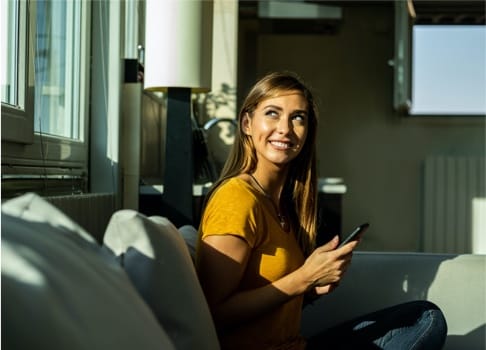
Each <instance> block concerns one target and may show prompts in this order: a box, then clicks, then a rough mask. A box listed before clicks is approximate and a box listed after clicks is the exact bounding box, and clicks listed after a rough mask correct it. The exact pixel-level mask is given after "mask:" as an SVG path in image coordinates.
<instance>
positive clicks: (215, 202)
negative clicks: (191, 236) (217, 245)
mask: <svg viewBox="0 0 486 350" xmlns="http://www.w3.org/2000/svg"><path fill="white" fill-rule="evenodd" d="M258 206H259V204H258V201H257V198H256V197H255V195H254V194H253V193H251V192H250V191H249V190H248V189H247V188H246V187H245V186H244V184H243V183H239V182H236V181H229V182H227V183H225V184H223V185H221V187H219V188H218V189H217V190H216V192H215V193H213V195H212V196H211V198H210V199H209V202H208V203H207V206H206V208H205V210H204V214H203V218H202V221H201V235H202V238H204V237H207V236H212V235H233V236H238V237H241V238H243V239H244V240H245V241H246V242H247V243H248V245H249V246H250V247H252V248H253V247H255V245H256V244H257V242H256V241H257V235H256V232H257V230H256V223H257V222H259V220H258V215H259V212H260V211H259V210H258ZM260 222H261V220H260Z"/></svg>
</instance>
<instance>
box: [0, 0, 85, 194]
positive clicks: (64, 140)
mask: <svg viewBox="0 0 486 350" xmlns="http://www.w3.org/2000/svg"><path fill="white" fill-rule="evenodd" d="M1 4H2V5H1V6H2V22H1V23H2V24H1V26H2V34H1V35H2V61H1V69H2V73H1V76H2V82H1V98H2V117H1V118H2V182H3V183H2V193H3V194H5V191H4V188H5V186H6V185H7V189H8V186H9V184H10V183H12V182H15V184H14V185H12V186H14V187H16V188H17V187H18V181H20V180H19V179H22V183H23V184H24V185H22V186H21V187H22V188H24V186H27V187H28V184H26V181H30V182H31V183H34V182H35V181H34V180H33V179H38V178H39V177H40V178H42V181H41V182H42V183H43V185H42V186H43V187H44V188H45V187H46V183H48V181H47V180H49V179H56V186H58V185H59V184H58V182H59V181H60V180H63V179H69V180H68V181H69V182H70V185H69V186H71V187H72V184H73V183H75V182H76V181H78V180H80V179H81V180H82V181H81V182H86V181H85V180H86V178H85V177H86V175H85V174H86V173H87V161H88V158H87V156H88V147H87V143H86V141H87V137H86V135H87V134H86V127H85V125H87V124H86V123H87V118H88V86H89V83H88V81H89V79H88V76H89V75H88V74H89V69H88V64H89V38H90V31H89V26H88V24H89V23H90V2H89V1H83V0H74V1H57V0H37V1H25V0H9V1H2V2H1ZM78 182H79V181H78ZM76 187H78V186H76Z"/></svg>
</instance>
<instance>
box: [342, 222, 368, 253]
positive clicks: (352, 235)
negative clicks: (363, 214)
mask: <svg viewBox="0 0 486 350" xmlns="http://www.w3.org/2000/svg"><path fill="white" fill-rule="evenodd" d="M369 226H370V224H368V223H364V224H361V225H359V226H358V227H356V228H355V229H354V230H353V232H351V233H350V234H349V236H348V237H346V239H345V240H343V241H342V242H341V243H339V246H338V248H339V247H342V246H343V245H345V244H346V243H349V242H350V241H352V240H353V239H357V238H358V235H359V234H361V233H363V232H365V231H366V230H367V229H368V227H369Z"/></svg>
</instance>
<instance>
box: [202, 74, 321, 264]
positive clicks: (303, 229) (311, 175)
mask: <svg viewBox="0 0 486 350" xmlns="http://www.w3.org/2000/svg"><path fill="white" fill-rule="evenodd" d="M287 91H298V92H300V93H301V94H302V95H303V96H304V98H305V99H306V101H307V106H308V130H307V137H306V140H305V143H304V145H303V147H302V149H301V151H300V153H299V155H298V156H297V157H296V158H295V159H293V160H292V161H291V163H290V164H289V166H288V173H287V178H286V181H285V184H284V187H283V190H282V194H281V199H282V200H285V201H286V203H287V204H289V203H291V204H292V207H291V208H289V211H290V213H289V214H290V219H291V223H292V227H293V228H294V230H295V232H296V236H297V241H298V242H299V245H300V247H301V249H302V251H303V252H304V255H306V256H307V255H309V254H310V253H311V252H312V250H313V249H314V247H315V241H316V230H317V204H316V202H317V176H316V133H317V118H318V116H317V107H316V104H315V101H314V98H313V96H312V93H311V91H310V90H309V89H308V88H307V87H306V86H305V84H304V82H303V81H302V80H301V78H299V77H298V76H297V75H296V74H294V73H289V72H275V73H270V74H268V75H266V76H264V77H263V78H262V79H260V80H259V81H258V82H257V83H256V84H255V85H254V86H253V88H252V89H251V90H250V92H249V93H248V95H247V97H246V99H245V100H244V102H243V105H242V107H241V109H240V112H239V114H238V125H237V129H236V135H235V141H234V143H233V146H232V148H231V151H230V153H229V155H228V159H227V160H226V163H225V165H224V167H223V169H222V171H221V175H220V177H219V179H218V180H217V181H216V182H215V183H214V185H213V186H212V188H211V189H210V191H209V193H208V195H207V196H206V198H207V200H209V198H210V197H211V194H212V193H213V192H214V190H215V189H216V188H217V187H218V186H219V185H221V184H222V183H223V182H224V181H225V180H227V179H229V178H231V177H234V176H237V175H239V174H243V173H251V172H252V171H254V170H255V168H256V165H257V157H256V153H255V149H254V147H253V143H252V142H251V139H250V137H249V136H248V135H246V134H245V133H244V132H243V130H242V125H241V123H242V120H243V116H244V115H245V114H246V113H248V115H249V116H250V117H252V116H253V113H254V111H255V109H256V108H257V106H258V104H259V103H260V102H262V101H263V100H266V99H268V98H272V97H276V96H278V95H279V94H281V93H282V92H287Z"/></svg>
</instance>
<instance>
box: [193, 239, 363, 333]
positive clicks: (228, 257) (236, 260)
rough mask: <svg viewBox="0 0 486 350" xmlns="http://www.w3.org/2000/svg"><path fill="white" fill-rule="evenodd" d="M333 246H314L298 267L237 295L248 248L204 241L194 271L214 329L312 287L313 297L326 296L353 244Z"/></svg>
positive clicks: (238, 242) (240, 241)
mask: <svg viewBox="0 0 486 350" xmlns="http://www.w3.org/2000/svg"><path fill="white" fill-rule="evenodd" d="M337 243H338V241H337V240H333V241H331V242H329V243H327V244H326V245H324V246H322V247H319V248H317V249H316V250H315V251H314V252H313V253H312V254H311V256H309V258H308V259H307V260H306V261H305V263H304V264H303V265H302V266H301V267H300V268H299V269H297V270H296V271H294V272H292V273H290V274H288V275H286V276H284V277H282V278H280V279H279V280H277V281H275V282H273V283H269V284H267V285H265V286H263V287H260V288H256V289H252V290H247V291H239V292H238V291H237V288H238V286H239V284H240V281H241V279H242V277H243V274H244V271H245V269H246V264H247V262H248V257H249V254H250V249H251V248H250V247H249V245H248V244H247V243H246V241H244V240H243V239H241V238H239V237H237V236H233V235H214V236H207V237H205V238H204V240H203V241H201V243H200V244H201V245H200V247H199V254H198V273H199V279H200V281H201V285H202V288H203V290H204V293H205V295H206V299H207V301H208V304H209V307H210V309H211V312H212V314H213V318H214V321H215V323H216V325H217V327H218V328H219V329H221V328H227V327H231V326H234V325H237V324H240V323H242V322H245V321H247V320H250V319H252V318H254V317H257V316H259V315H262V314H264V313H266V312H268V311H270V310H271V309H273V308H274V307H276V306H279V305H281V304H283V303H285V302H287V301H288V300H290V299H291V298H293V297H295V296H297V295H300V294H303V293H304V292H306V291H307V290H309V289H310V288H312V287H314V286H317V287H316V291H317V292H318V293H319V294H325V293H328V292H329V291H330V290H331V289H332V284H334V283H337V282H339V280H340V279H341V277H342V275H343V273H344V271H345V270H346V268H347V265H348V264H349V261H350V259H351V252H352V249H353V248H354V247H355V245H356V242H353V243H349V244H348V245H345V246H344V247H342V248H340V249H336V250H334V249H335V248H336V246H337Z"/></svg>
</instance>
